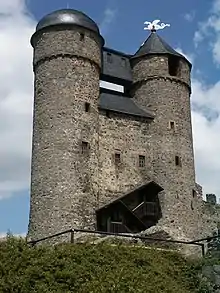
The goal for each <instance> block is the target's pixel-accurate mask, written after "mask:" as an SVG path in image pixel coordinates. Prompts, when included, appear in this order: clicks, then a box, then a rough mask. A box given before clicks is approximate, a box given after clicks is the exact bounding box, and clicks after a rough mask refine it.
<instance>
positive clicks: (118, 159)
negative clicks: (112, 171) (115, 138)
mask: <svg viewBox="0 0 220 293" xmlns="http://www.w3.org/2000/svg"><path fill="white" fill-rule="evenodd" d="M120 163H121V155H120V154H119V153H116V154H115V165H118V164H120Z"/></svg>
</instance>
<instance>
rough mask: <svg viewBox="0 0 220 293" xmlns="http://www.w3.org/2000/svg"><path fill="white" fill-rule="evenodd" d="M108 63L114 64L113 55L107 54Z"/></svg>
mask: <svg viewBox="0 0 220 293" xmlns="http://www.w3.org/2000/svg"><path fill="white" fill-rule="evenodd" d="M107 62H108V63H112V54H111V53H107Z"/></svg>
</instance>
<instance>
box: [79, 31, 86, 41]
mask: <svg viewBox="0 0 220 293" xmlns="http://www.w3.org/2000/svg"><path fill="white" fill-rule="evenodd" d="M84 39H85V35H84V34H83V33H80V35H79V40H80V41H81V42H83V41H84Z"/></svg>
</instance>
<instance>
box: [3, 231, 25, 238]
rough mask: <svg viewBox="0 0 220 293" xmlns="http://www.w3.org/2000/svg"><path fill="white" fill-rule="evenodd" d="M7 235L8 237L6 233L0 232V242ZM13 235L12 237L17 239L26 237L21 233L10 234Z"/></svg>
mask: <svg viewBox="0 0 220 293" xmlns="http://www.w3.org/2000/svg"><path fill="white" fill-rule="evenodd" d="M10 234H11V233H10ZM7 235H8V233H6V232H1V233H0V240H1V239H4V238H6V237H7ZM12 235H13V237H18V238H20V237H21V238H25V237H26V235H27V233H25V232H24V233H21V234H12Z"/></svg>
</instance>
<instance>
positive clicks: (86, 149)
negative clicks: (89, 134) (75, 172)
mask: <svg viewBox="0 0 220 293" xmlns="http://www.w3.org/2000/svg"><path fill="white" fill-rule="evenodd" d="M88 153H89V143H88V142H87V141H82V154H84V155H87V154H88Z"/></svg>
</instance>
